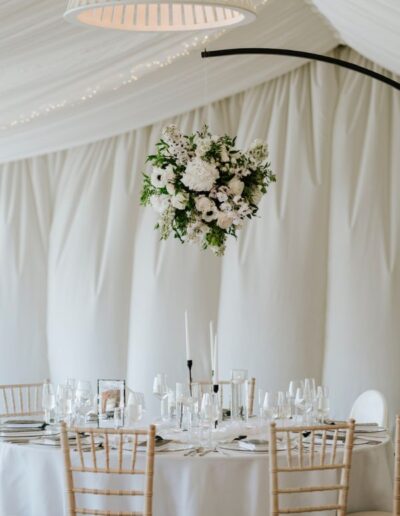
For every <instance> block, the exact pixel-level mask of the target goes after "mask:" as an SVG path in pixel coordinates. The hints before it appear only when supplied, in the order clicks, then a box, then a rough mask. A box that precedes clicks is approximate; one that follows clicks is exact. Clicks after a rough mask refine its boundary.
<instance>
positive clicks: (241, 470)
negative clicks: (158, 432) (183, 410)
mask: <svg viewBox="0 0 400 516" xmlns="http://www.w3.org/2000/svg"><path fill="white" fill-rule="evenodd" d="M76 458H77V457H76ZM139 460H143V457H142V458H141V459H139ZM392 472H393V448H392V444H391V442H390V441H389V439H386V441H384V442H382V444H379V445H366V446H356V447H355V448H354V455H353V467H352V473H351V487H350V494H349V511H361V510H366V509H369V510H373V509H376V510H386V511H390V510H391V491H392V477H393V473H392ZM313 475H317V473H315V472H314V473H313ZM114 480H115V479H114ZM310 480H311V479H310ZM312 480H313V482H315V480H316V479H315V478H314V479H312ZM126 481H127V482H128V481H129V482H130V481H131V479H127V480H126ZM104 482H106V483H108V485H112V484H113V483H114V482H113V479H112V478H111V479H110V478H108V479H107V480H105V481H104ZM126 485H127V484H126ZM64 490H65V487H64V469H63V459H62V454H61V451H60V449H58V448H57V449H55V448H48V447H44V446H38V445H17V444H8V443H0V515H1V516H62V515H64V514H65V495H64ZM268 492H269V482H268V455H264V454H262V455H256V454H248V453H243V452H232V453H230V455H229V456H226V455H222V454H220V453H211V454H209V455H206V456H204V457H185V456H184V455H183V452H160V453H157V454H156V460H155V479H154V516H205V515H207V516H223V515H225V514H227V515H228V514H229V516H266V515H268V514H269V495H268ZM98 498H99V497H97V499H98ZM93 501H94V500H93ZM94 503H96V501H94ZM93 506H94V505H92V507H93ZM100 506H101V505H100ZM100 506H99V505H97V507H100ZM121 508H123V507H121ZM127 509H128V507H125V510H127Z"/></svg>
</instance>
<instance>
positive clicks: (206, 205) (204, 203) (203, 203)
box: [196, 195, 215, 213]
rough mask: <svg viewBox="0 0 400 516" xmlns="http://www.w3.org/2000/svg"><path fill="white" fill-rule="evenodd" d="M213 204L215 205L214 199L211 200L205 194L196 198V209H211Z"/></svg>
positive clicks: (202, 210) (203, 210)
mask: <svg viewBox="0 0 400 516" xmlns="http://www.w3.org/2000/svg"><path fill="white" fill-rule="evenodd" d="M213 206H215V204H214V203H213V201H211V200H210V199H209V198H208V197H206V196H205V195H202V196H200V197H197V199H196V210H198V211H201V212H202V213H203V212H205V211H208V210H211V208H212V207H213Z"/></svg>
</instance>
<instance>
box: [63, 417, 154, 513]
mask: <svg viewBox="0 0 400 516" xmlns="http://www.w3.org/2000/svg"><path fill="white" fill-rule="evenodd" d="M71 433H73V434H74V435H75V436H76V445H75V443H74V447H75V446H76V448H77V450H78V456H79V465H77V466H74V465H73V464H72V461H71V448H70V446H71V444H70V441H69V438H68V434H71ZM155 433H156V427H155V426H154V425H151V426H150V427H149V429H148V430H133V429H118V430H116V429H111V428H85V427H83V428H79V427H75V428H72V429H70V430H68V429H67V427H66V425H65V423H62V424H61V445H62V450H63V455H64V465H65V472H66V480H67V501H68V516H77V515H78V514H92V515H98V516H152V514H153V508H152V507H153V475H154V449H155ZM82 435H85V436H87V437H85V440H84V441H83V437H82ZM99 437H103V439H104V443H103V449H101V448H99V447H98V445H97V442H96V439H98V438H99ZM110 437H111V438H116V439H117V445H116V450H115V454H112V453H111V443H110ZM126 437H131V438H132V442H131V445H132V451H129V452H125V454H124V453H123V451H124V450H123V447H124V444H125V443H124V439H125V438H126ZM140 437H147V448H146V467H145V469H137V468H136V459H137V448H138V445H139V441H138V439H139V438H140ZM84 449H85V450H86V451H84ZM128 453H129V454H130V455H129V456H127V455H128ZM114 455H115V456H114ZM127 462H129V464H127ZM83 473H91V474H93V473H101V474H116V475H142V476H143V477H144V487H143V489H130V490H128V489H98V488H95V487H93V488H84V487H77V485H76V484H77V483H78V482H77V479H76V478H75V477H76V474H79V478H80V479H81V478H82V474H83ZM76 495H100V496H124V497H130V496H134V497H143V498H144V501H143V511H118V510H100V509H88V508H83V507H78V506H77V500H76V498H77V497H76Z"/></svg>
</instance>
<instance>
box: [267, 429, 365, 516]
mask: <svg viewBox="0 0 400 516" xmlns="http://www.w3.org/2000/svg"><path fill="white" fill-rule="evenodd" d="M354 424H355V423H354V420H350V421H349V422H348V423H344V424H341V425H335V426H334V427H332V426H331V425H324V426H304V427H302V426H299V427H282V428H278V427H277V426H276V423H274V422H273V423H271V426H270V491H271V511H270V514H271V516H278V515H279V514H299V513H305V512H322V511H331V510H332V511H337V515H338V516H344V515H345V514H346V509H347V495H348V489H349V478H350V468H351V459H352V450H353V436H354ZM278 440H279V443H284V444H285V446H286V460H285V463H286V464H285V465H283V466H282V465H279V464H278V453H277V448H278ZM338 443H341V444H344V448H343V453H342V452H341V451H338ZM294 444H296V445H297V446H296V452H295V451H294V449H293V450H292V447H294ZM332 470H336V471H337V472H338V471H341V474H340V481H339V483H337V482H336V483H334V484H323V485H309V486H304V487H286V488H283V487H280V483H281V481H282V479H281V475H282V474H289V473H290V474H291V473H296V472H297V473H299V472H301V473H303V472H304V473H307V472H313V471H315V472H318V476H319V478H321V481H322V479H323V478H324V474H323V473H324V472H330V474H332ZM325 476H326V475H325ZM302 480H303V481H304V479H302ZM302 483H303V482H302ZM290 485H292V483H291V484H290ZM328 491H330V492H334V493H335V492H336V493H335V498H336V503H331V504H327V505H312V506H310V505H308V506H299V507H283V506H282V505H281V503H282V498H283V497H284V496H285V495H287V496H289V495H293V494H297V495H300V494H302V493H323V492H328ZM310 496H314V495H313V494H312V495H310ZM285 498H286V496H285Z"/></svg>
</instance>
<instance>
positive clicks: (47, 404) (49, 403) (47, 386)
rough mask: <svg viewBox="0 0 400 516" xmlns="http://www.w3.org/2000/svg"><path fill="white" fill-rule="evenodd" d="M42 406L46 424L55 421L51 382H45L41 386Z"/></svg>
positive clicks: (53, 395)
mask: <svg viewBox="0 0 400 516" xmlns="http://www.w3.org/2000/svg"><path fill="white" fill-rule="evenodd" d="M42 408H43V410H44V421H45V423H47V424H48V425H51V424H53V423H55V409H56V397H55V394H54V387H53V385H52V384H51V383H49V382H45V383H44V384H43V388H42Z"/></svg>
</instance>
